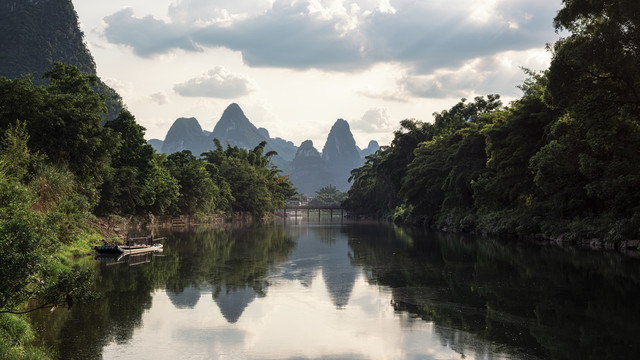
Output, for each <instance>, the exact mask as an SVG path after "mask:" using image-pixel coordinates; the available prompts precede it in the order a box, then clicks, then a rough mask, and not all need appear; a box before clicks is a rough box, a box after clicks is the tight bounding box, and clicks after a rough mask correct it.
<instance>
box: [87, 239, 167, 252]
mask: <svg viewBox="0 0 640 360" xmlns="http://www.w3.org/2000/svg"><path fill="white" fill-rule="evenodd" d="M162 239H164V238H161V239H154V238H153V236H145V237H139V238H130V239H127V240H126V241H125V245H100V246H94V247H93V248H94V249H95V250H96V251H97V252H98V253H99V254H140V253H145V252H151V251H162V248H163V246H162V244H160V243H154V241H159V240H162Z"/></svg>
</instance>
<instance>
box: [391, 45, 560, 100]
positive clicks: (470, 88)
mask: <svg viewBox="0 0 640 360" xmlns="http://www.w3.org/2000/svg"><path fill="white" fill-rule="evenodd" d="M549 62H550V54H549V53H548V52H547V51H545V50H544V49H532V50H525V51H505V52H501V53H498V54H495V55H491V56H485V57H479V58H476V59H473V60H470V61H468V62H467V63H465V64H462V65H461V66H460V67H458V68H454V69H441V70H437V71H434V72H433V73H431V74H427V75H422V74H416V73H408V74H406V75H405V76H404V77H403V78H402V79H400V80H399V81H398V84H397V87H398V89H400V90H398V92H400V93H403V94H405V96H407V97H409V96H411V97H423V98H445V97H472V96H476V95H485V94H502V95H505V96H515V95H517V94H518V93H519V90H517V88H516V85H517V84H519V83H522V81H523V80H524V79H525V74H524V71H523V70H522V68H523V67H524V68H529V69H531V70H542V69H545V68H547V67H548V66H549Z"/></svg>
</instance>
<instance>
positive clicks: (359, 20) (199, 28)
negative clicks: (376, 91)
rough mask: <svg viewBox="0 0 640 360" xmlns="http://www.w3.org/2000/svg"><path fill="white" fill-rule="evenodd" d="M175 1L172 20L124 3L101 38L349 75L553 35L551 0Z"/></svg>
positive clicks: (427, 66) (146, 50)
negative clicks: (222, 51)
mask: <svg viewBox="0 0 640 360" xmlns="http://www.w3.org/2000/svg"><path fill="white" fill-rule="evenodd" d="M251 3H253V2H249V1H238V2H234V1H230V0H224V1H222V2H217V3H215V4H214V3H213V2H210V1H205V0H183V1H179V2H177V3H176V4H174V5H172V6H171V7H170V8H169V17H170V19H171V22H165V21H162V20H157V19H154V18H153V17H150V16H146V17H143V18H136V17H134V16H133V11H132V10H131V9H124V10H121V11H119V12H117V13H115V14H113V15H111V16H108V17H107V18H105V22H106V23H107V27H106V29H105V36H106V38H107V39H108V40H109V41H110V42H112V43H115V44H121V45H125V46H129V47H131V48H132V49H133V51H134V53H135V54H137V55H139V56H142V57H149V56H153V55H158V54H165V53H169V52H172V51H175V50H183V51H202V50H203V48H206V47H225V48H228V49H231V50H235V51H239V52H241V54H242V57H243V60H244V62H245V63H246V64H248V65H250V66H254V67H283V68H295V69H310V68H317V69H322V70H330V71H344V72H349V71H353V70H362V69H366V68H369V67H371V66H372V65H374V64H377V63H382V62H395V63H403V64H406V65H407V66H410V67H412V68H413V69H414V71H415V73H417V74H432V73H433V72H434V71H435V70H438V69H454V68H459V67H461V66H462V65H464V64H465V63H467V62H469V61H470V60H472V59H474V58H477V57H486V56H490V55H493V54H497V53H500V52H504V51H507V50H516V51H523V50H527V49H532V48H541V47H543V46H544V45H545V43H547V42H549V41H551V40H553V39H554V38H556V37H557V35H555V33H554V31H553V28H552V23H551V20H552V18H553V17H554V15H555V11H556V10H557V9H559V8H560V6H561V1H560V0H544V1H535V2H532V1H530V0H493V1H481V2H478V1H475V0H448V1H444V0H434V1H429V2H423V1H415V0H396V1H393V2H388V1H387V2H385V1H383V2H380V1H372V0H368V1H341V0H298V1H293V0H275V1H273V3H272V4H271V1H269V0H262V1H260V2H258V3H257V5H256V6H254V7H251V5H250V4H251Z"/></svg>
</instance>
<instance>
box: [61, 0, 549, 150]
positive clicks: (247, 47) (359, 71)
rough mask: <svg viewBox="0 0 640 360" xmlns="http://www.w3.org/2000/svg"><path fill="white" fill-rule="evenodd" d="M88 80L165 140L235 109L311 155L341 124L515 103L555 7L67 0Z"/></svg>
mask: <svg viewBox="0 0 640 360" xmlns="http://www.w3.org/2000/svg"><path fill="white" fill-rule="evenodd" d="M73 3H74V6H75V8H76V11H77V13H78V17H79V21H80V25H81V29H82V30H83V32H84V33H85V41H86V42H87V45H88V47H89V49H90V51H91V53H92V54H93V57H94V59H95V61H96V64H97V70H98V75H99V76H100V77H101V78H102V79H103V80H104V81H105V82H106V83H107V84H108V85H110V86H112V87H113V88H114V89H115V90H116V91H118V92H119V93H120V95H121V96H122V98H123V101H124V103H125V104H126V105H127V107H128V108H129V110H130V111H131V112H132V113H133V114H134V115H135V116H136V119H137V121H138V122H139V123H140V124H141V125H143V126H144V127H145V128H146V129H147V134H146V138H147V139H151V138H157V139H161V140H162V139H164V136H165V135H166V133H167V131H168V130H169V127H170V126H171V124H172V123H173V122H174V121H175V120H176V119H177V118H179V117H195V118H197V119H198V121H199V122H200V124H201V126H202V128H203V129H204V130H207V131H212V130H213V127H214V125H215V123H216V122H217V121H218V120H219V119H220V116H221V115H222V112H223V111H224V109H225V108H226V107H227V106H228V105H229V104H231V103H233V102H235V103H238V104H239V105H240V107H241V108H242V109H243V111H244V112H245V114H246V115H247V117H248V118H249V120H251V122H252V123H253V124H254V125H255V126H256V127H264V128H266V129H268V130H269V132H270V135H271V136H272V137H281V138H284V139H286V140H289V141H293V142H294V143H295V144H296V146H299V145H300V143H301V142H302V141H304V140H307V139H309V140H312V141H313V143H314V145H315V146H316V147H317V146H321V144H324V141H325V140H326V136H327V134H328V133H329V130H330V128H331V126H332V125H333V124H334V123H335V121H336V120H337V119H338V118H343V119H345V120H347V121H348V122H349V125H350V127H351V131H352V133H353V134H354V137H355V139H356V142H357V145H358V146H360V147H361V148H364V147H366V146H367V144H368V142H369V141H370V140H376V141H378V142H379V143H380V144H381V145H384V144H387V143H388V142H389V141H390V140H391V139H392V137H393V131H394V130H395V129H397V128H398V123H399V121H400V120H402V119H405V118H415V119H418V120H423V121H431V120H432V113H433V112H439V111H441V110H444V109H447V108H449V107H451V106H452V105H454V104H455V103H456V102H458V101H459V100H460V98H463V97H464V98H468V99H472V98H473V97H474V96H479V95H486V94H494V93H497V94H500V95H501V96H502V99H503V102H504V103H505V104H506V103H508V102H509V101H510V100H512V99H514V98H516V97H518V96H519V95H520V91H519V90H518V89H517V88H516V86H517V85H519V84H520V83H521V82H522V81H523V80H524V79H525V74H524V73H523V71H522V70H521V67H526V68H529V69H532V70H544V69H546V68H547V67H548V64H549V60H550V54H549V53H548V52H547V51H546V50H545V45H546V44H547V43H553V42H554V41H555V40H557V39H558V38H559V35H558V34H556V33H555V32H554V29H553V24H552V21H553V17H554V16H555V14H556V12H557V11H558V10H559V9H560V7H561V1H560V0H541V1H537V2H535V3H532V2H530V1H524V0H509V1H506V0H486V1H471V0H449V1H446V2H445V1H442V0H436V1H420V2H418V1H412V0H398V1H388V0H387V1H339V0H334V1H330V0H326V1H323V0H304V1H296V0H275V1H274V0H260V1H230V0H222V1H216V2H211V1H207V0H178V1H175V0H173V1H171V0H160V1H157V0H155V1H151V0H142V1H137V2H135V4H134V5H131V2H127V1H123V0H114V1H111V2H108V3H95V2H93V1H89V0H75V1H73Z"/></svg>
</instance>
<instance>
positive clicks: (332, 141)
mask: <svg viewBox="0 0 640 360" xmlns="http://www.w3.org/2000/svg"><path fill="white" fill-rule="evenodd" d="M0 33H2V34H3V35H2V36H0V76H5V77H7V78H16V77H19V76H22V75H24V74H32V75H31V76H32V81H33V82H34V83H36V84H44V83H45V80H44V79H43V78H42V75H43V74H44V73H45V72H46V71H49V70H51V69H52V68H53V63H54V62H55V61H60V62H64V63H67V64H71V65H74V66H76V67H77V68H79V69H80V70H81V71H82V72H83V73H85V74H92V75H96V65H95V62H94V60H93V57H92V56H91V53H90V52H89V50H88V49H87V47H86V45H85V43H84V35H83V33H82V31H80V28H79V26H78V16H77V14H76V12H75V10H74V7H73V3H72V1H71V0H40V1H34V0H31V1H15V0H0ZM94 89H95V90H96V92H98V93H101V94H104V95H105V98H106V102H107V107H108V113H107V114H105V116H104V120H105V121H107V120H111V119H114V118H115V117H116V116H117V115H118V114H119V113H120V111H121V110H122V109H123V108H124V106H123V104H122V100H121V98H120V96H119V95H118V94H117V93H116V92H115V91H114V90H113V89H111V88H109V87H108V86H107V85H105V84H104V83H103V82H102V81H100V80H98V84H96V86H95V87H94ZM214 138H217V139H219V140H220V142H221V143H222V144H223V145H226V144H230V145H231V146H238V147H242V148H254V147H255V146H256V145H258V144H259V143H260V142H262V141H265V140H266V141H267V148H266V149H265V150H266V151H270V150H275V151H276V152H277V153H278V155H277V156H274V157H273V158H272V162H273V164H274V165H276V166H277V167H278V168H279V169H281V170H282V171H283V173H285V174H290V178H291V180H292V181H293V182H294V184H295V185H296V187H297V188H298V191H299V192H301V193H305V194H308V195H314V194H315V191H316V190H318V189H320V188H321V187H323V186H326V185H329V184H333V185H335V186H336V187H337V188H338V189H340V190H342V191H346V190H347V189H348V188H349V183H348V182H347V179H348V177H349V174H350V171H351V170H352V169H353V168H355V167H357V166H360V165H362V164H363V163H364V160H363V159H364V157H365V156H366V155H368V154H371V153H373V152H375V151H376V150H377V149H378V147H379V146H378V144H377V143H376V142H375V141H372V142H370V143H369V146H368V147H367V148H366V149H364V150H360V149H358V148H357V146H356V145H355V141H354V140H353V135H352V134H351V131H350V130H349V124H347V122H346V121H344V120H342V119H339V120H338V121H336V123H335V125H334V126H333V127H332V128H331V131H330V133H329V135H328V137H327V141H326V143H325V145H324V147H323V150H322V154H321V153H319V152H318V150H316V149H315V148H314V147H313V143H312V142H311V141H305V142H303V143H302V144H301V145H300V147H297V146H295V145H294V144H293V143H292V142H291V141H287V140H284V139H281V138H272V137H270V135H269V131H268V130H267V129H264V128H260V129H258V128H256V127H255V126H254V125H253V124H252V123H251V121H249V119H247V117H246V116H245V114H244V112H243V111H242V109H240V106H238V105H237V104H231V105H229V107H228V108H227V109H226V110H225V111H224V113H223V114H222V117H221V118H220V120H219V121H218V123H217V124H216V126H215V127H214V129H213V131H212V132H209V131H207V130H203V129H202V127H201V126H200V124H199V123H198V120H197V119H195V118H179V119H177V120H176V121H175V122H174V123H173V125H172V126H171V128H170V129H169V131H168V132H167V135H166V137H165V139H164V140H158V139H152V140H149V144H151V145H152V146H153V147H154V148H155V149H156V150H157V151H159V152H164V153H173V152H176V151H182V150H190V151H191V152H192V153H193V154H195V155H200V154H201V153H203V152H206V151H209V150H211V149H213V146H214V145H213V139H214Z"/></svg>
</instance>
